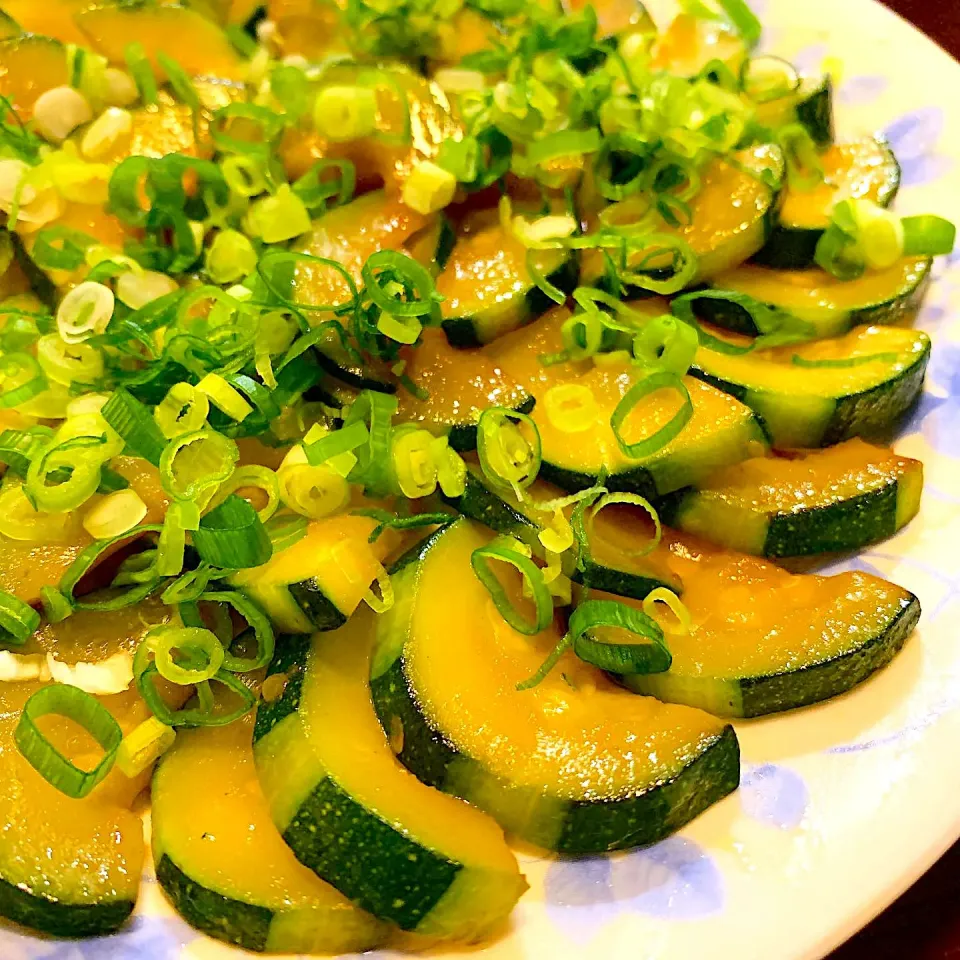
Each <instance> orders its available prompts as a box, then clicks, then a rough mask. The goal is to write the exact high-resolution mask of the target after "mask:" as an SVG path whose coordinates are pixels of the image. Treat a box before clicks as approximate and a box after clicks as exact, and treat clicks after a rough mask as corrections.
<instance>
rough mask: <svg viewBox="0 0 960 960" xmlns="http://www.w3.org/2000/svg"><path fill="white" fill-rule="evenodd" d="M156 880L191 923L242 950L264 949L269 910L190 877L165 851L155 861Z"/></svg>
mask: <svg viewBox="0 0 960 960" xmlns="http://www.w3.org/2000/svg"><path fill="white" fill-rule="evenodd" d="M157 883H159V884H160V886H161V887H162V888H163V892H164V893H165V894H166V895H167V896H168V897H169V898H170V901H171V902H172V903H173V906H174V907H175V908H176V910H177V912H178V913H179V914H180V915H181V916H182V917H183V919H184V920H186V921H187V923H189V924H190V926H192V927H196V928H197V930H200V931H201V932H202V933H206V934H207V935H208V936H211V937H214V938H215V939H217V940H223V941H224V942H225V943H230V944H233V945H234V946H235V947H242V948H243V949H244V950H252V951H254V952H256V953H262V952H263V951H264V950H266V948H267V938H268V937H269V935H270V924H271V922H272V921H273V912H272V911H271V910H268V909H267V908H266V907H258V906H256V905H255V904H252V903H244V902H243V901H241V900H233V899H231V898H230V897H224V896H223V895H221V894H219V893H217V892H216V891H214V890H208V889H207V888H206V887H204V886H202V885H201V884H199V883H197V882H195V881H194V880H191V879H190V878H189V877H188V876H187V875H186V874H185V873H184V872H183V871H182V870H181V869H180V868H179V867H178V866H177V865H176V864H175V863H174V862H173V860H171V859H170V857H169V856H168V855H167V854H163V856H161V857H160V861H159V863H158V864H157Z"/></svg>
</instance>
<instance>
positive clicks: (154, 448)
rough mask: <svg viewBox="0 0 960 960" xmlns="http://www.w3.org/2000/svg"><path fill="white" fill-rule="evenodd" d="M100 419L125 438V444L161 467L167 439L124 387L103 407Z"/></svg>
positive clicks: (143, 407) (145, 408)
mask: <svg viewBox="0 0 960 960" xmlns="http://www.w3.org/2000/svg"><path fill="white" fill-rule="evenodd" d="M100 415H101V416H102V417H103V419H104V420H106V421H107V423H108V424H109V425H110V426H111V427H112V428H113V429H114V430H115V431H116V432H117V433H119V434H120V436H121V437H123V440H124V443H125V444H126V445H127V446H128V447H129V448H130V449H131V450H132V451H133V452H134V453H136V454H137V455H138V456H141V457H143V459H144V460H149V461H150V463H152V464H153V465H154V466H158V465H159V464H160V460H161V457H162V455H163V452H164V447H165V446H166V443H167V441H166V439H165V437H164V436H163V434H162V433H161V432H160V428H159V427H158V426H157V424H156V422H155V421H154V419H153V416H152V415H151V413H150V410H149V409H148V408H147V407H146V406H145V405H144V404H142V403H141V402H140V401H139V400H137V399H136V397H134V396H133V394H131V393H130V392H129V391H127V390H125V389H124V388H123V387H121V388H119V389H117V390H115V391H114V392H113V396H111V397H110V399H109V400H108V401H107V402H106V403H105V404H104V405H103V407H101V409H100Z"/></svg>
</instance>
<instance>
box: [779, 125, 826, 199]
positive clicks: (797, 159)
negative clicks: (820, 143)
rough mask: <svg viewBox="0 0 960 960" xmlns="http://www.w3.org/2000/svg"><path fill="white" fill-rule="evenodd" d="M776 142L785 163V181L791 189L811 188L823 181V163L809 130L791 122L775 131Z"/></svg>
mask: <svg viewBox="0 0 960 960" xmlns="http://www.w3.org/2000/svg"><path fill="white" fill-rule="evenodd" d="M777 143H779V145H780V148H781V149H782V150H783V156H784V159H785V160H786V164H787V182H788V183H789V185H790V187H791V189H793V190H812V189H813V188H814V187H815V186H817V184H819V183H822V182H823V163H822V162H821V160H820V154H819V153H818V152H817V145H816V143H814V140H813V138H812V137H811V136H810V132H809V131H808V130H807V128H806V127H804V126H802V125H801V124H799V123H792V124H790V125H789V126H786V127H783V129H781V130H779V131H778V132H777Z"/></svg>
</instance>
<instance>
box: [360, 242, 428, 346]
mask: <svg viewBox="0 0 960 960" xmlns="http://www.w3.org/2000/svg"><path fill="white" fill-rule="evenodd" d="M361 273H362V276H363V282H364V284H365V286H364V293H365V294H366V295H367V296H368V297H370V299H371V300H373V302H374V303H375V304H376V305H377V306H378V307H379V308H380V309H381V310H382V311H384V313H389V314H391V315H392V316H394V317H423V316H426V315H428V314H430V313H432V312H433V311H434V310H435V309H436V306H437V303H438V302H439V295H438V294H437V287H436V284H435V283H434V282H433V277H432V276H431V275H430V271H429V270H427V269H426V267H424V266H421V264H419V263H417V261H416V260H414V259H412V258H411V257H408V256H407V255H406V254H403V253H397V252H396V251H395V250H378V251H377V252H376V253H373V254H371V255H370V256H369V257H368V258H367V260H366V262H365V263H364V265H363V268H362V271H361ZM411 297H412V298H413V299H411ZM411 342H412V341H411Z"/></svg>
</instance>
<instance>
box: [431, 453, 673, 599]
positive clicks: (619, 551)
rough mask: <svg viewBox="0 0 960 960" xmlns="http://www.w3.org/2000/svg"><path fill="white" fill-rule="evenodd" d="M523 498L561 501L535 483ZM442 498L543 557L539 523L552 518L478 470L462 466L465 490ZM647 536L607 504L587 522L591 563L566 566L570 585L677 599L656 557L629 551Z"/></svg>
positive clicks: (639, 525)
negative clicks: (663, 591)
mask: <svg viewBox="0 0 960 960" xmlns="http://www.w3.org/2000/svg"><path fill="white" fill-rule="evenodd" d="M528 494H529V499H530V500H531V501H545V500H552V499H554V498H555V497H559V496H561V491H559V490H558V489H557V488H556V487H552V486H550V485H549V484H547V483H543V482H540V481H538V482H537V483H536V484H535V485H534V486H533V487H532V488H531V489H530V490H529V491H528ZM443 499H444V500H446V502H447V503H449V504H450V505H451V506H453V507H455V508H456V509H457V510H458V511H459V512H460V513H461V514H463V516H465V517H468V518H469V519H471V520H476V521H478V522H479V523H482V524H484V525H485V526H487V527H489V528H490V529H491V530H494V531H496V532H497V533H502V534H506V535H507V536H511V537H516V538H517V539H518V540H521V541H523V542H524V543H526V544H527V545H528V546H530V547H531V548H532V549H533V550H537V551H539V552H541V553H542V551H543V547H542V545H541V544H540V541H539V534H540V531H541V529H542V528H543V524H545V523H549V522H550V520H552V519H553V518H552V515H550V514H547V513H544V512H542V511H537V510H535V509H533V508H532V507H531V505H530V503H529V502H523V503H521V502H520V501H518V500H516V499H515V498H514V497H513V496H511V494H510V493H503V494H500V493H498V492H497V491H495V490H493V489H492V488H491V487H490V485H489V483H488V482H487V481H486V479H485V478H484V476H483V473H482V471H480V470H479V469H478V468H477V467H474V466H468V467H467V478H466V488H465V489H464V491H463V493H462V494H461V495H460V496H459V497H444V498H443ZM572 513H573V507H572V506H570V507H567V508H566V509H565V510H564V514H565V515H566V517H567V519H568V520H569V518H570V515H571V514H572ZM649 536H650V533H649V531H647V530H646V528H645V527H644V526H643V523H642V520H641V519H640V518H639V517H637V516H636V514H634V513H633V512H631V511H627V510H621V509H619V508H618V507H617V505H616V504H612V505H611V506H609V507H605V508H604V509H603V510H601V511H600V512H599V513H598V514H597V516H596V519H595V520H594V521H593V522H592V523H591V529H590V544H589V546H590V559H589V560H587V561H586V562H585V563H584V566H583V569H582V570H581V569H579V568H578V567H571V569H569V570H567V571H565V572H566V573H567V574H568V576H570V578H571V579H572V580H573V581H574V582H575V583H580V584H582V585H583V586H585V587H596V588H597V589H600V590H606V591H608V592H609V593H615V594H617V595H619V596H623V597H636V598H637V599H638V600H642V599H643V598H644V597H645V596H646V595H647V594H648V593H650V591H651V590H656V589H657V587H666V588H667V589H669V590H672V591H673V592H674V593H676V594H677V595H679V594H681V593H682V592H683V584H681V583H680V581H679V580H678V579H677V577H675V576H674V575H673V573H672V572H671V571H670V569H669V567H668V566H667V565H666V564H665V563H664V562H663V560H662V554H661V553H659V552H655V553H652V554H648V555H647V556H639V555H637V554H636V553H635V552H634V551H636V547H637V544H638V543H642V542H643V541H644V540H647V539H648V538H649Z"/></svg>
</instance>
